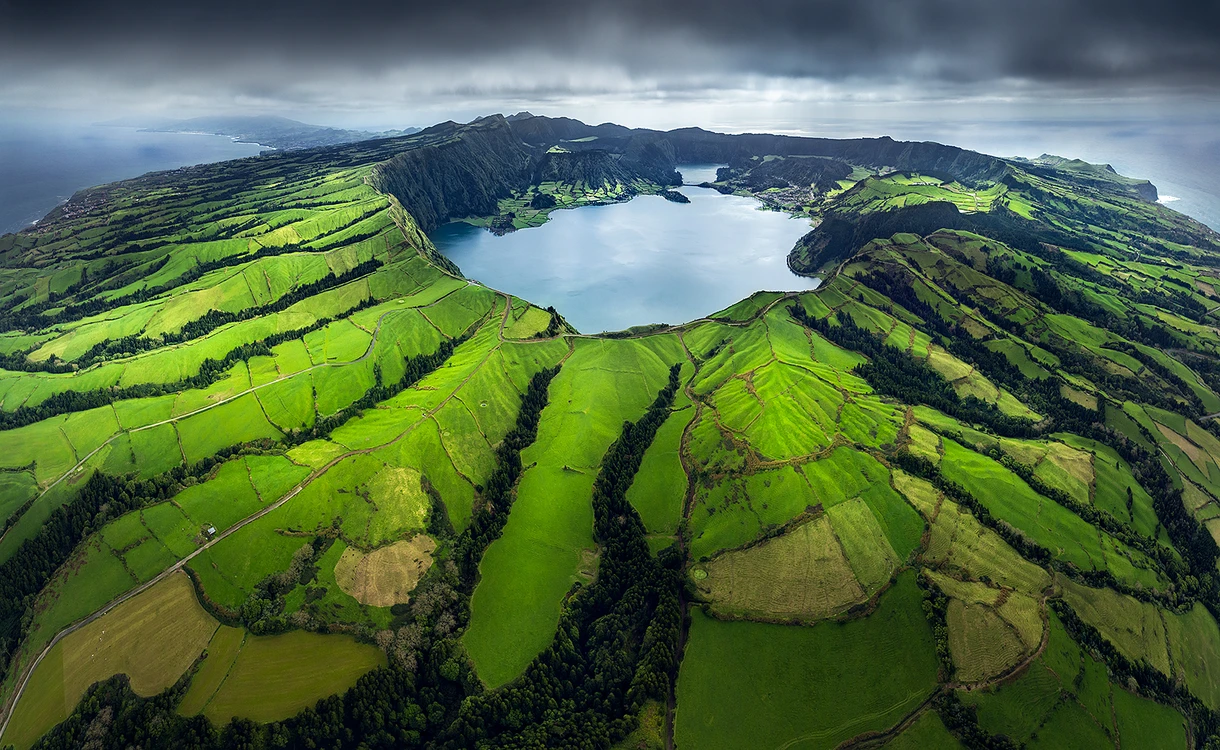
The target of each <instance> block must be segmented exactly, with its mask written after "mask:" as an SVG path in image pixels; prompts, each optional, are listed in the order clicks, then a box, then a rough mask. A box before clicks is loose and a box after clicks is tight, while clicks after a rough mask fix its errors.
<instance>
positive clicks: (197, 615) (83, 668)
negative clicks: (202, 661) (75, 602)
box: [4, 573, 219, 750]
mask: <svg viewBox="0 0 1220 750" xmlns="http://www.w3.org/2000/svg"><path fill="white" fill-rule="evenodd" d="M218 626H219V623H217V622H216V620H214V619H212V617H211V616H209V615H208V613H207V612H205V611H204V610H203V607H201V606H199V602H198V601H197V600H196V598H195V592H194V590H193V589H192V588H191V583H190V581H189V580H187V577H186V576H185V575H183V574H181V573H178V574H175V575H173V576H170V577H169V578H166V579H165V580H164V581H162V582H161V583H158V584H157V585H156V586H153V587H152V588H150V589H148V590H147V591H145V592H143V593H141V594H139V595H138V596H135V597H133V598H131V599H129V600H128V601H126V602H124V603H122V604H120V605H118V606H117V607H115V608H114V609H112V610H110V611H109V612H107V613H106V614H105V615H103V616H102V617H100V618H98V619H96V620H94V621H93V622H91V623H89V624H88V625H85V626H84V627H82V628H80V629H78V630H76V631H74V632H72V633H70V634H69V635H68V636H67V637H65V638H64V639H62V640H61V641H60V642H59V643H57V644H56V645H55V647H54V648H52V649H51V651H50V652H48V654H47V656H46V658H44V659H43V660H42V662H41V663H40V664H39V665H38V668H37V669H36V670H35V671H34V674H33V677H32V678H31V680H30V685H29V686H28V687H27V688H26V692H25V693H24V694H23V695H22V697H21V701H20V702H19V703H18V704H17V707H16V710H15V711H14V713H13V718H12V722H11V723H10V725H9V729H8V731H6V732H5V734H4V741H5V742H6V743H11V744H12V745H14V746H15V747H17V748H19V749H21V750H24V748H27V747H29V746H31V745H32V744H33V743H34V741H35V740H36V739H37V738H38V737H39V736H41V735H42V734H43V733H44V732H46V731H47V730H49V729H50V728H51V727H53V726H55V725H56V724H58V723H59V722H61V721H63V720H64V719H66V718H67V717H68V714H69V713H71V711H72V709H73V708H74V707H75V706H76V702H77V701H79V700H80V698H81V696H82V695H84V693H85V690H87V689H88V688H89V686H90V685H92V684H93V683H95V682H98V681H100V680H104V679H106V678H108V677H110V676H112V675H116V674H125V675H127V676H128V677H129V678H130V680H131V688H132V690H134V691H135V692H136V693H137V694H138V695H143V696H151V695H156V694H157V693H159V692H161V691H162V690H164V689H166V688H167V687H169V686H170V685H173V684H174V683H175V682H176V681H177V680H178V678H179V677H181V676H182V675H183V673H185V672H186V671H187V669H189V668H190V667H191V665H192V664H194V662H195V660H196V659H198V658H199V657H200V655H201V654H202V653H203V650H204V649H205V648H207V647H208V641H209V640H210V639H211V638H212V635H213V633H215V632H216V629H217V627H218Z"/></svg>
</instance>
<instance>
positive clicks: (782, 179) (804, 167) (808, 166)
mask: <svg viewBox="0 0 1220 750" xmlns="http://www.w3.org/2000/svg"><path fill="white" fill-rule="evenodd" d="M733 166H735V165H733ZM741 168H742V169H748V170H749V172H748V173H747V174H746V175H745V177H744V178H742V181H743V182H744V184H745V185H746V187H747V188H749V189H750V190H755V191H758V190H766V189H768V188H784V187H788V186H789V185H800V186H805V187H808V186H810V185H813V186H815V187H816V188H817V189H818V190H821V191H823V192H825V191H827V190H830V189H832V188H834V187H836V184H835V181H836V180H843V179H846V178H847V177H849V176H850V175H851V172H852V168H851V165H850V164H848V163H847V162H842V161H839V160H837V159H826V158H822V157H815V156H793V157H786V158H783V159H771V160H769V161H761V160H760V161H757V162H756V161H746V162H744V163H743V164H742V167H741Z"/></svg>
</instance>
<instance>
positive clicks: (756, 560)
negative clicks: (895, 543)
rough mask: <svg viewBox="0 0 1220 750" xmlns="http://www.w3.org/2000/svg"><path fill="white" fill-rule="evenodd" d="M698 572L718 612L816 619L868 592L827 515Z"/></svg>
mask: <svg viewBox="0 0 1220 750" xmlns="http://www.w3.org/2000/svg"><path fill="white" fill-rule="evenodd" d="M891 554H892V553H891ZM883 561H884V558H883ZM693 575H694V577H695V583H696V586H697V587H698V588H699V590H700V592H701V593H703V594H705V595H706V596H707V597H708V598H709V599H710V601H711V602H712V608H713V610H714V611H715V612H716V613H717V614H723V615H729V616H736V617H747V618H752V619H763V620H771V621H789V620H790V621H802V622H815V621H817V620H821V619H825V618H827V617H831V616H833V615H835V614H837V613H839V612H841V611H843V610H845V609H848V608H849V607H851V606H852V605H854V604H859V603H860V602H862V601H864V600H865V599H866V598H867V596H868V595H867V593H866V592H865V590H864V588H863V587H862V586H861V585H860V582H859V581H857V579H856V577H855V575H854V574H853V573H852V568H851V565H850V564H849V562H848V559H847V556H846V555H845V554H844V551H843V545H842V544H841V543H840V542H839V539H838V537H837V536H836V535H835V531H834V529H833V528H831V524H830V520H829V519H828V518H827V517H826V516H821V517H818V518H815V519H813V520H811V521H809V522H808V523H803V524H801V525H800V526H798V527H796V528H795V529H793V530H791V531H789V532H787V533H785V534H783V535H782V536H779V537H776V538H775V539H770V540H767V541H765V542H763V543H761V544H759V545H757V546H755V547H750V548H748V549H744V550H740V551H733V552H726V553H724V554H722V555H718V556H717V557H714V558H712V560H710V561H709V562H707V563H706V564H703V565H700V566H698V567H695V568H694V569H693ZM886 578H887V580H888V576H886Z"/></svg>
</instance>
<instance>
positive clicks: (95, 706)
mask: <svg viewBox="0 0 1220 750" xmlns="http://www.w3.org/2000/svg"><path fill="white" fill-rule="evenodd" d="M554 375H555V371H554V370H544V371H542V372H540V373H538V374H537V375H535V376H534V378H532V379H531V387H530V388H528V389H527V392H526V396H525V397H524V399H523V403H522V407H521V410H520V411H519V412H518V418H517V422H516V424H515V426H514V428H513V430H512V431H510V435H511V436H512V438H511V442H510V445H509V447H508V448H506V449H504V450H503V451H498V452H497V469H496V471H495V472H493V474H498V476H499V478H498V479H496V480H495V482H494V483H493V482H492V481H490V480H489V481H488V483H487V485H486V486H484V488H483V489H482V491H481V497H480V506H479V508H478V509H477V510H476V514H475V518H476V519H481V520H479V521H478V523H479V524H480V527H479V529H475V525H474V522H473V521H472V524H471V526H470V527H469V528H468V529H467V531H465V532H463V534H462V536H461V537H460V538H459V540H458V542H457V543H456V544H455V546H454V560H452V561H450V560H442V559H441V558H440V556H438V563H437V564H436V565H434V566H433V569H432V570H431V571H430V572H429V575H428V576H426V577H425V580H424V581H423V582H421V584H420V586H419V587H418V588H417V589H416V592H414V593H413V594H412V603H411V605H410V607H409V609H410V610H411V612H410V615H409V619H411V620H412V621H413V622H412V623H411V624H409V625H407V626H404V627H402V628H400V630H399V631H398V633H397V634H394V635H393V637H392V640H391V639H389V638H387V645H388V646H389V649H390V651H391V652H392V657H391V659H390V662H389V664H388V665H387V666H386V667H382V668H379V669H375V670H373V671H372V672H370V673H368V674H366V675H364V676H363V677H361V678H360V679H359V680H358V681H357V683H356V685H355V686H354V687H352V688H351V689H350V690H348V691H347V692H345V693H344V694H342V695H337V696H331V697H328V698H324V699H322V700H320V701H318V702H317V704H316V705H314V706H312V707H310V708H307V709H305V710H303V711H302V712H301V713H299V714H297V715H296V716H294V717H293V718H291V719H288V720H286V721H282V722H274V723H271V724H266V725H260V724H255V723H254V722H250V721H246V720H241V719H238V720H235V721H233V722H231V723H229V724H228V725H226V726H225V727H224V728H223V729H219V730H217V729H215V728H214V727H212V726H211V724H210V723H209V722H208V721H207V720H206V719H204V718H202V717H193V718H186V717H182V716H180V715H178V714H177V713H176V711H175V708H176V707H177V705H178V703H179V702H180V701H181V698H182V696H183V695H184V694H185V691H186V690H187V688H188V686H189V674H188V675H187V676H184V677H183V679H181V680H180V681H179V683H178V684H177V685H175V686H174V687H173V688H171V689H170V690H167V691H166V692H164V693H161V694H160V695H157V696H154V697H152V698H148V699H145V698H141V697H139V696H136V695H135V694H134V693H132V692H131V690H130V687H129V685H128V683H127V680H126V678H125V677H122V676H117V677H114V678H111V679H110V680H107V681H105V682H102V683H98V684H97V685H95V686H94V687H92V688H91V689H90V691H89V692H88V693H87V694H86V696H85V698H84V699H83V700H82V701H81V703H80V705H79V706H78V707H77V708H76V710H74V711H73V713H72V715H71V717H70V718H69V719H68V720H67V721H65V722H64V723H62V724H61V725H59V726H58V727H57V728H55V729H54V730H52V731H51V732H50V733H49V734H48V735H46V736H45V737H43V738H42V739H41V740H40V741H39V743H38V745H37V747H39V748H44V749H45V750H50V749H51V748H70V747H79V746H80V745H81V743H82V742H83V741H84V740H85V738H86V737H92V738H94V739H95V741H97V742H99V743H104V744H105V745H106V746H114V747H121V746H127V745H131V744H140V745H143V746H145V747H186V748H222V747H224V748H251V749H254V748H352V749H353V750H355V749H356V748H369V749H370V750H371V749H377V750H380V749H381V748H399V747H432V748H453V749H454V750H456V749H457V748H468V747H475V746H479V747H487V748H493V747H540V746H564V747H607V746H609V745H610V744H611V742H613V741H615V740H618V739H620V738H622V737H624V736H626V735H627V734H628V733H629V732H630V731H631V730H632V729H634V727H635V718H634V716H635V713H636V712H638V710H639V707H640V706H641V705H643V702H644V701H646V700H649V699H661V698H664V696H665V695H666V693H667V691H668V690H669V688H670V680H671V679H672V677H673V672H674V669H675V665H676V654H677V643H678V635H679V631H680V627H681V614H680V608H679V601H678V589H679V586H680V581H681V574H680V572H679V571H680V567H681V561H680V554H679V553H677V552H676V551H674V550H672V549H670V550H665V551H662V553H661V554H660V556H659V557H656V558H654V557H653V556H652V555H651V554H650V552H649V550H648V545H647V542H646V540H645V530H644V527H643V523H642V522H641V521H640V519H639V515H638V514H637V513H636V512H635V509H634V508H632V507H631V505H630V503H629V502H627V499H626V492H627V489H628V488H629V487H630V486H631V482H632V479H633V478H634V475H635V473H636V472H637V471H638V469H639V466H640V462H641V461H642V459H643V456H644V453H645V452H646V451H647V449H648V447H649V445H650V444H651V442H652V440H653V438H654V437H655V435H656V431H657V429H658V428H659V427H660V425H661V424H662V423H663V422H664V421H665V419H666V418H667V417H668V414H669V411H670V408H671V405H672V402H673V398H674V395H675V394H676V392H677V388H678V384H679V383H678V368H677V366H675V367H674V368H673V370H672V371H671V373H670V378H669V382H668V383H667V384H666V385H665V387H664V388H662V389H661V391H660V392H659V393H658V394H657V397H656V399H655V400H654V401H653V403H652V405H651V406H650V407H649V408H648V410H647V411H646V412H645V414H644V416H643V417H642V418H641V419H640V420H639V421H637V422H635V423H626V424H625V425H624V428H623V432H622V434H621V435H620V437H619V438H618V440H616V441H615V443H614V444H613V445H612V446H611V447H610V449H609V450H608V451H607V453H606V455H605V457H604V458H603V461H602V469H601V471H599V473H598V477H597V479H596V480H595V482H594V491H593V507H594V517H595V536H596V538H597V540H598V542H599V544H601V545H602V550H603V551H602V561H601V565H600V568H599V572H598V577H597V580H596V581H595V582H594V583H593V584H591V585H590V586H587V587H582V586H580V585H579V584H578V585H577V586H576V587H575V588H574V590H573V591H572V592H571V593H570V595H569V597H568V600H567V603H566V605H565V607H564V609H563V612H562V614H561V617H560V623H559V626H558V628H557V631H556V635H555V638H554V640H553V642H552V644H551V645H550V646H549V647H548V648H547V649H546V650H545V651H544V652H543V653H542V654H540V655H539V656H538V657H537V658H536V659H535V660H534V662H533V663H532V664H531V665H530V666H529V667H528V668H527V669H526V671H525V673H524V674H523V675H522V676H521V677H519V678H518V679H517V680H515V681H513V682H512V683H510V684H509V685H507V686H505V687H504V688H501V689H499V690H496V691H494V692H490V693H488V692H484V690H483V688H482V685H481V683H480V682H479V680H478V678H477V676H475V674H474V672H473V671H472V668H471V666H470V663H469V660H468V658H467V657H466V656H465V653H464V651H463V649H462V648H461V645H460V642H459V641H458V640H457V639H456V636H457V630H456V629H455V625H454V622H455V616H456V617H457V618H459V619H460V621H465V620H466V619H468V617H469V591H470V590H471V588H472V584H473V581H472V580H471V573H470V571H471V570H472V569H473V570H474V571H475V572H476V573H477V558H478V557H480V556H481V551H480V552H479V553H477V554H475V553H474V552H473V551H472V548H474V547H479V546H481V547H485V546H486V545H487V544H490V542H491V541H492V540H493V539H494V537H495V536H496V535H498V530H496V531H491V530H493V529H497V524H498V527H499V528H502V525H503V524H502V521H497V520H494V519H495V518H496V517H498V516H505V515H506V514H507V510H508V508H509V507H511V494H512V492H513V486H514V485H515V482H516V477H517V476H519V473H520V471H521V469H520V463H519V462H520V451H521V450H522V449H523V448H525V447H527V446H528V445H529V444H531V443H532V442H533V439H534V437H535V436H536V432H537V424H538V419H539V417H540V414H541V411H542V408H543V407H544V406H545V405H546V391H547V387H548V385H549V382H550V380H551V379H552V378H553V377H554ZM506 440H508V438H506ZM514 467H515V468H514ZM501 469H503V471H501ZM463 557H465V558H466V560H467V561H466V562H460V560H461V559H462V558H463ZM472 561H473V566H474V567H473V568H472V567H471V562H472ZM459 569H461V570H464V571H466V572H464V573H459ZM447 580H452V581H453V582H454V587H450V586H449V584H448V583H446V581H447Z"/></svg>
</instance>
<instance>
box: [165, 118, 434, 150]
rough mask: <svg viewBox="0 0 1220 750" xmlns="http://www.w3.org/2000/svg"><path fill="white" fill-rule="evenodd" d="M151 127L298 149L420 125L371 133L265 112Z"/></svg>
mask: <svg viewBox="0 0 1220 750" xmlns="http://www.w3.org/2000/svg"><path fill="white" fill-rule="evenodd" d="M147 129H148V130H151V131H153V132H159V133H211V134H213V135H227V136H229V137H230V138H232V139H233V140H235V141H239V142H241V143H257V144H260V145H263V146H268V147H270V148H275V149H281V150H288V151H291V150H295V149H302V148H316V147H318V146H335V145H339V144H343V143H354V142H356V141H367V140H372V139H375V138H394V137H397V136H403V135H411V134H412V133H418V132H419V131H420V128H405V129H403V130H390V131H379V132H370V131H367V130H347V129H344V128H328V127H325V126H323V125H311V124H309V123H305V122H300V121H298V120H290V119H288V118H287V117H276V116H272V115H262V116H254V117H235V116H228V117H225V116H214V117H192V118H190V119H187V120H172V121H169V122H161V123H157V124H156V125H152V126H148V127H147Z"/></svg>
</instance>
